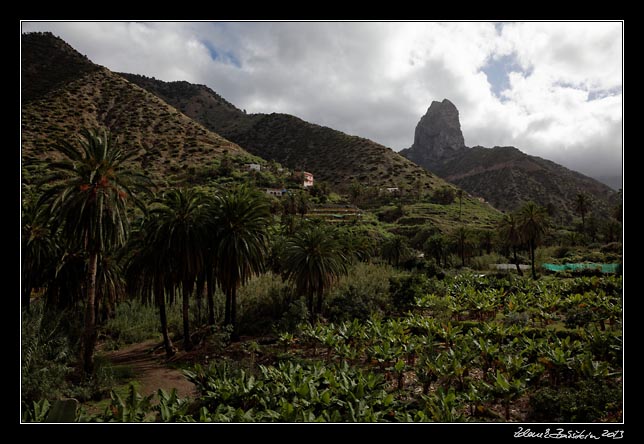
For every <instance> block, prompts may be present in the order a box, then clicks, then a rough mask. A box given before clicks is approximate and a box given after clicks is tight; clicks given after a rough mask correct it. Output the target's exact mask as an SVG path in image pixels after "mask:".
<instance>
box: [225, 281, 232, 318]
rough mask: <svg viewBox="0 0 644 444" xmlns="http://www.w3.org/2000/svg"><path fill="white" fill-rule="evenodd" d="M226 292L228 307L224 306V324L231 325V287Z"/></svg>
mask: <svg viewBox="0 0 644 444" xmlns="http://www.w3.org/2000/svg"><path fill="white" fill-rule="evenodd" d="M224 294H225V295H226V307H225V308H224V325H229V324H230V299H231V295H230V289H229V288H226V289H225V290H224Z"/></svg>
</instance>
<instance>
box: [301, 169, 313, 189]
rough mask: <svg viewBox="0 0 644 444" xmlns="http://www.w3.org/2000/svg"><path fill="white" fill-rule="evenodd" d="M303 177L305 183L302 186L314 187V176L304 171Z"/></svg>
mask: <svg viewBox="0 0 644 444" xmlns="http://www.w3.org/2000/svg"><path fill="white" fill-rule="evenodd" d="M302 175H303V176H304V182H303V183H302V185H303V186H305V187H312V186H313V174H311V173H307V172H306V171H303V172H302Z"/></svg>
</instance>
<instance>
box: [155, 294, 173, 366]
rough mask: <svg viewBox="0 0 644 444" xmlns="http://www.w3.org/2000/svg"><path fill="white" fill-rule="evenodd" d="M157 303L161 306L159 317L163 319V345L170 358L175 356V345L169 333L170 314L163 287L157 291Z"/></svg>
mask: <svg viewBox="0 0 644 444" xmlns="http://www.w3.org/2000/svg"><path fill="white" fill-rule="evenodd" d="M157 305H158V306H159V318H160V319H161V334H162V335H163V346H164V348H165V354H166V356H167V357H168V358H169V357H171V356H174V346H173V345H172V340H171V339H170V334H169V333H168V316H167V314H166V311H165V295H164V294H163V289H161V290H158V291H157Z"/></svg>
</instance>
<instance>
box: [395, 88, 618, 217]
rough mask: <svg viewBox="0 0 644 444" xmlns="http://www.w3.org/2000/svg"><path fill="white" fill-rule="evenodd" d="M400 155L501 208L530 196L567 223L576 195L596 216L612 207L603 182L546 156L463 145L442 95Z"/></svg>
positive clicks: (453, 112)
mask: <svg viewBox="0 0 644 444" xmlns="http://www.w3.org/2000/svg"><path fill="white" fill-rule="evenodd" d="M400 153H401V154H402V155H403V156H405V157H407V158H408V159H409V160H411V161H413V162H415V163H416V164H418V165H420V166H422V167H423V168H425V169H427V170H429V171H431V172H433V173H435V174H437V175H438V176H440V177H442V178H443V179H445V180H447V181H448V182H451V183H453V184H455V185H457V186H459V187H461V188H463V189H464V190H466V191H467V192H469V193H470V194H472V195H474V196H479V197H482V198H484V199H485V200H486V201H487V202H489V203H490V204H492V205H493V206H494V207H495V208H498V209H500V210H502V211H512V210H515V209H516V208H518V207H520V206H521V205H522V204H523V203H524V202H527V201H529V200H532V201H534V202H536V203H538V204H540V205H543V206H545V207H547V208H549V209H550V211H551V213H552V214H553V215H555V216H556V218H557V219H558V220H559V221H563V222H565V223H570V222H571V221H572V220H573V218H574V217H575V216H576V213H575V198H576V195H577V193H586V194H588V195H590V196H591V198H592V200H593V210H594V213H595V214H597V215H607V214H609V211H610V208H611V206H614V204H611V203H610V202H611V199H614V198H613V196H614V194H615V193H614V192H613V190H611V189H610V188H609V187H608V186H606V185H604V184H602V183H600V182H598V181H596V180H594V179H592V178H590V177H587V176H584V175H583V174H580V173H577V172H575V171H571V170H569V169H567V168H564V167H562V166H561V165H558V164H556V163H554V162H551V161H549V160H545V159H541V158H539V157H535V156H530V155H528V154H526V153H524V152H522V151H520V150H518V149H517V148H514V147H494V148H484V147H481V146H476V147H474V148H468V147H466V146H465V143H464V139H463V133H462V132H461V124H460V122H459V114H458V110H457V109H456V107H455V106H454V104H453V103H452V102H450V101H449V100H447V99H445V100H443V101H442V102H432V104H431V106H430V107H429V109H428V110H427V113H426V114H425V115H424V116H423V117H422V118H421V119H420V122H418V125H417V126H416V133H415V135H414V144H413V145H412V146H411V148H408V149H406V150H402V151H401V152H400Z"/></svg>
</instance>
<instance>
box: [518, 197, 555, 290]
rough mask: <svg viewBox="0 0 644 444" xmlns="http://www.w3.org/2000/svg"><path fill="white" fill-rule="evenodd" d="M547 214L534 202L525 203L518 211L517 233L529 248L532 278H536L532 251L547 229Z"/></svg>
mask: <svg viewBox="0 0 644 444" xmlns="http://www.w3.org/2000/svg"><path fill="white" fill-rule="evenodd" d="M548 225H549V222H548V213H547V211H546V209H545V208H543V207H541V206H539V205H537V204H535V203H534V202H528V203H526V204H525V205H524V206H523V207H521V209H520V210H519V214H518V226H519V233H520V234H521V238H522V239H523V241H524V242H526V243H527V244H528V246H529V247H530V262H531V264H532V278H533V279H536V278H537V272H536V270H535V265H534V251H535V249H536V248H537V245H539V243H540V242H541V239H542V238H543V235H544V234H545V233H546V231H547V229H548Z"/></svg>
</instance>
